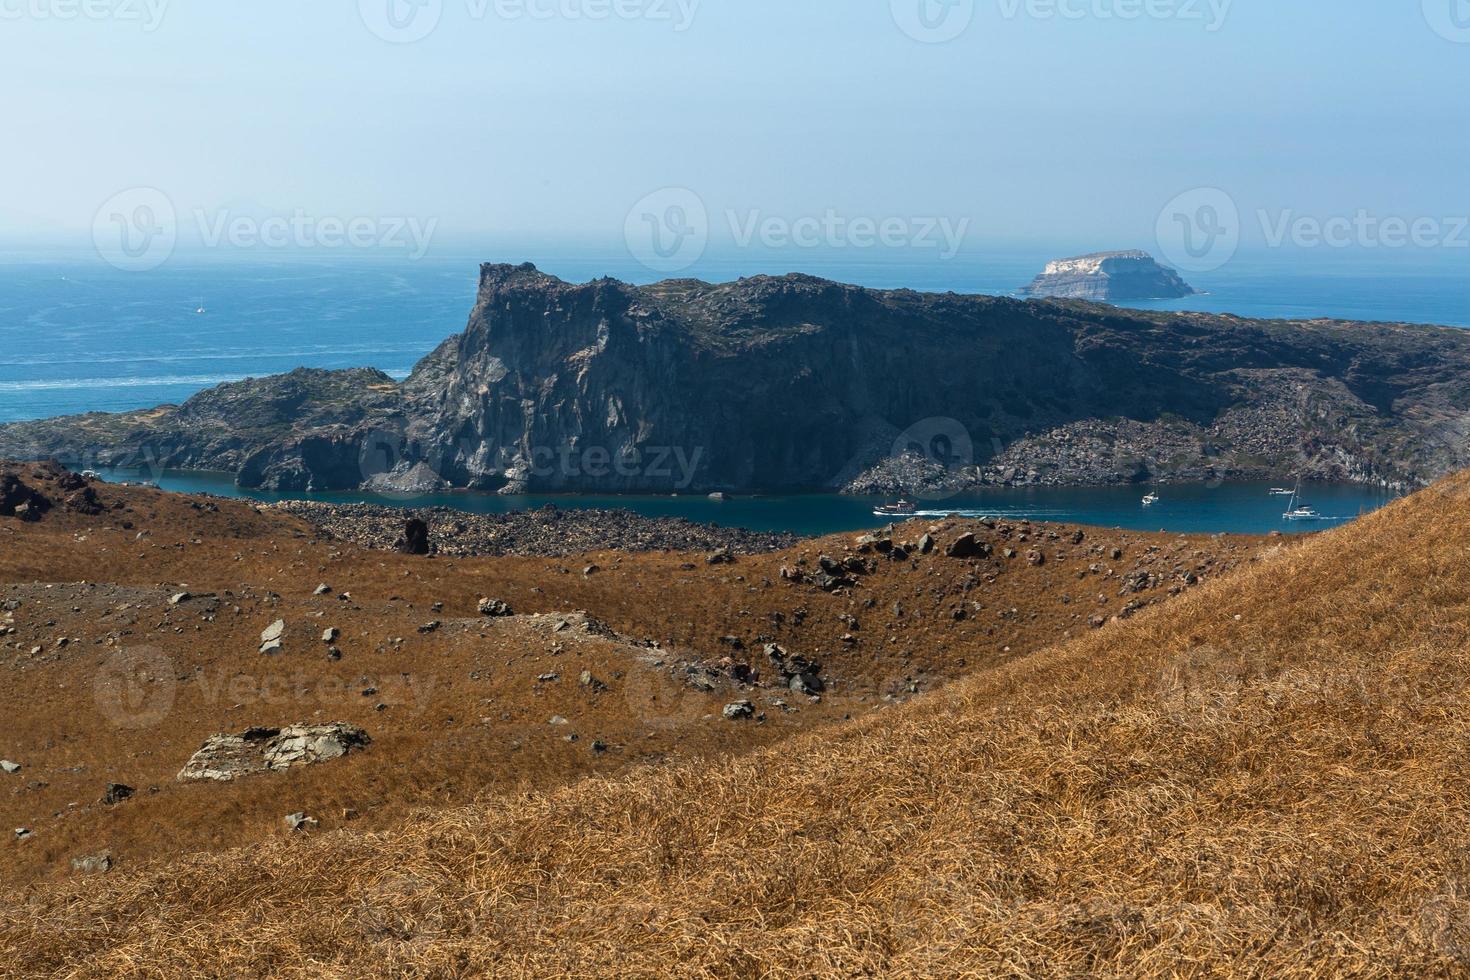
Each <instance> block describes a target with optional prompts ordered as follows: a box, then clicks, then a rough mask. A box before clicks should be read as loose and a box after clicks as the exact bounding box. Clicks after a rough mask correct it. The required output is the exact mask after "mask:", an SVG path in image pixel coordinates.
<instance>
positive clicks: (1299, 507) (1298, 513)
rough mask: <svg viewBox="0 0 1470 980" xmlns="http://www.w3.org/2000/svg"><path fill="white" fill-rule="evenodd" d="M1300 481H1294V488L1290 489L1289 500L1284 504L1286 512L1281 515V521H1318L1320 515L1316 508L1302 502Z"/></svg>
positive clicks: (1320, 517)
mask: <svg viewBox="0 0 1470 980" xmlns="http://www.w3.org/2000/svg"><path fill="white" fill-rule="evenodd" d="M1301 495H1302V481H1301V480H1300V479H1298V480H1297V481H1296V489H1295V490H1293V491H1291V502H1290V503H1288V504H1287V505H1286V513H1285V514H1282V515H1281V519H1282V520H1283V521H1320V520H1322V515H1321V514H1319V513H1317V510H1316V508H1314V507H1312V506H1310V505H1309V504H1306V503H1304V502H1302V500H1301Z"/></svg>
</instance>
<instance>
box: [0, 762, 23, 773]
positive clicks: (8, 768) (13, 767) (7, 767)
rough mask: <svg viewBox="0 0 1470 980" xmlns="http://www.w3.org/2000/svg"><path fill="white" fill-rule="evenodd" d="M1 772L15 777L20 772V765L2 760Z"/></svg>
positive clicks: (0, 764) (0, 763)
mask: <svg viewBox="0 0 1470 980" xmlns="http://www.w3.org/2000/svg"><path fill="white" fill-rule="evenodd" d="M0 772H6V773H9V774H10V775H12V776H13V775H15V774H16V773H18V772H20V763H18V762H11V761H10V760H9V759H0Z"/></svg>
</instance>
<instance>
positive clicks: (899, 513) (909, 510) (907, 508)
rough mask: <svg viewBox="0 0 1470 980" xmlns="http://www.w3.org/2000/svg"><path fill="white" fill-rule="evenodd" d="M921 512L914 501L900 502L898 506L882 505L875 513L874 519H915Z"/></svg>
mask: <svg viewBox="0 0 1470 980" xmlns="http://www.w3.org/2000/svg"><path fill="white" fill-rule="evenodd" d="M918 512H919V508H918V507H917V506H915V505H914V502H913V501H912V500H900V501H899V502H898V503H896V504H880V505H879V506H878V508H877V509H876V510H874V511H873V516H874V517H913V516H914V515H915V514H917V513H918Z"/></svg>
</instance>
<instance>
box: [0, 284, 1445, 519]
mask: <svg viewBox="0 0 1470 980" xmlns="http://www.w3.org/2000/svg"><path fill="white" fill-rule="evenodd" d="M1467 411H1470V330H1457V329H1451V328H1443V327H1427V326H1415V325H1402V324H1398V325H1395V324H1372V323H1351V322H1344V321H1332V320H1296V321H1289V320H1247V319H1242V318H1239V317H1234V316H1228V315H1221V314H1210V313H1195V312H1164V311H1140V310H1130V309H1123V308H1119V307H1110V306H1103V305H1099V304H1094V303H1088V302H1081V301H1077V300H1055V299H1049V300H1019V299H1011V298H1007V297H998V296H963V295H957V294H954V293H945V294H939V293H920V292H915V291H913V290H907V289H897V290H883V289H865V288H862V287H859V286H851V285H844V284H842V283H837V282H830V281H827V280H824V279H817V278H814V277H812V276H807V275H795V274H794V275H786V276H775V277H773V276H754V277H751V278H747V279H741V280H738V281H736V282H729V283H720V284H714V283H707V282H701V281H698V280H693V279H680V280H670V281H667V282H661V283H655V284H652V285H647V286H637V285H631V284H628V283H624V282H619V281H617V280H615V279H598V280H594V281H592V282H587V283H570V282H565V281H563V280H561V279H558V278H556V277H554V276H549V275H546V274H545V273H542V272H539V271H537V269H536V268H535V267H534V266H531V265H519V266H515V265H486V266H484V267H483V268H482V270H481V275H480V290H479V297H478V300H477V302H476V304H475V308H474V310H473V312H472V313H471V314H470V318H469V323H468V325H467V327H466V328H465V330H464V331H463V332H462V333H459V334H456V335H454V336H452V337H450V338H449V339H447V340H446V341H444V342H443V343H442V344H441V345H440V346H439V347H438V349H436V350H435V351H433V352H432V353H431V354H429V355H428V356H427V357H425V358H424V359H423V360H422V361H421V362H420V363H419V364H418V366H417V367H415V368H414V370H413V373H412V374H411V375H410V376H409V377H408V378H407V379H406V380H404V381H402V382H398V381H395V380H394V379H393V378H390V377H388V376H387V375H386V374H383V373H381V372H380V371H377V370H373V369H370V368H359V369H355V370H342V371H325V370H316V369H311V370H306V369H303V370H297V371H294V372H292V373H290V374H285V375H278V376H275V377H270V378H261V379H256V380H248V381H240V382H235V383H231V384H225V385H221V386H219V387H217V388H213V389H210V390H208V391H203V392H200V393H199V394H197V395H195V396H194V397H193V398H190V399H189V400H188V401H187V402H185V403H184V404H183V405H179V406H162V407H160V408H157V409H152V410H147V411H137V412H127V413H123V414H119V415H105V414H99V413H94V414H90V415H82V416H74V417H70V418H58V419H50V420H46V421H37V422H22V423H15V424H10V425H0V457H11V458H21V459H38V458H41V459H44V458H56V459H60V460H63V461H66V462H72V463H80V464H82V465H83V466H88V465H95V466H108V465H120V466H128V465H138V464H145V463H146V464H150V465H153V466H158V467H164V468H170V469H196V470H213V471H223V472H229V473H233V474H234V475H235V478H236V481H237V482H238V483H239V485H240V486H242V487H247V488H259V489H268V490H280V491H328V490H355V489H358V488H363V489H367V490H384V491H396V492H404V493H422V492H432V491H438V490H445V489H450V488H467V489H472V490H481V491H489V492H499V493H562V492H565V493H710V492H718V491H734V492H759V491H763V492H804V491H821V490H828V491H845V492H848V493H867V494H884V493H898V492H908V493H913V492H920V493H922V492H925V491H930V490H934V491H944V490H956V491H963V490H966V489H971V488H975V487H982V486H1039V485H1050V486H1061V485H1068V486H1097V485H1106V484H1129V483H1143V482H1156V481H1160V482H1177V483H1189V482H1209V481H1218V480H1271V481H1280V482H1281V484H1282V485H1285V486H1290V485H1292V482H1291V481H1294V480H1295V479H1297V478H1298V477H1305V478H1308V479H1313V478H1315V479H1325V480H1340V481H1351V482H1360V483H1368V484H1378V485H1386V486H1391V487H1397V488H1408V487H1417V486H1422V485H1423V484H1425V483H1426V482H1428V481H1430V480H1433V479H1435V478H1436V477H1438V476H1441V475H1443V474H1445V473H1448V472H1450V471H1452V470H1455V469H1459V468H1462V467H1466V466H1470V434H1467V432H1466V429H1465V427H1464V425H1463V420H1464V418H1465V416H1466V412H1467Z"/></svg>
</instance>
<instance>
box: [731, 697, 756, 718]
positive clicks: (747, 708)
mask: <svg viewBox="0 0 1470 980" xmlns="http://www.w3.org/2000/svg"><path fill="white" fill-rule="evenodd" d="M724 715H725V720H727V721H740V720H741V719H744V718H753V717H754V716H755V705H753V704H751V703H750V702H749V701H733V702H731V703H730V704H727V705H725V710H724Z"/></svg>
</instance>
